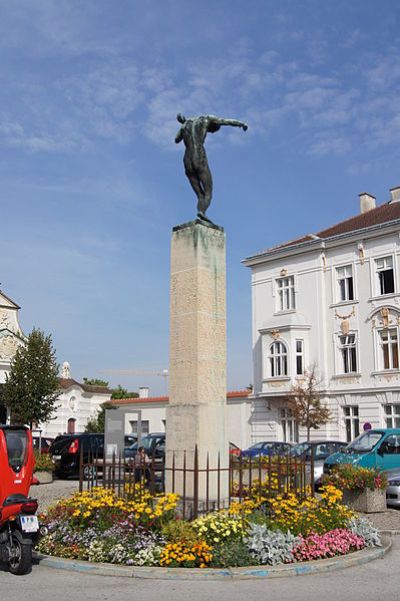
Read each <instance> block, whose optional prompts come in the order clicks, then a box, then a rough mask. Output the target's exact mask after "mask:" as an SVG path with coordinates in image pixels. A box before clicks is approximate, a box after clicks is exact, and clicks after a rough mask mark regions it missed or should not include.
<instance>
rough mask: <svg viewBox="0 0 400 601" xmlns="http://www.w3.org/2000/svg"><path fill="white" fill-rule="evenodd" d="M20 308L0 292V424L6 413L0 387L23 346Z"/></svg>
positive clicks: (5, 418)
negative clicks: (17, 351) (19, 347)
mask: <svg viewBox="0 0 400 601" xmlns="http://www.w3.org/2000/svg"><path fill="white" fill-rule="evenodd" d="M19 309H20V307H19V306H18V305H17V304H16V303H15V302H14V301H13V300H11V298H9V297H8V296H6V295H5V294H4V292H2V291H1V290H0V423H5V422H6V420H7V411H6V409H5V407H4V405H3V404H2V402H1V385H2V384H4V382H5V381H6V375H7V374H8V373H9V371H10V368H11V360H12V358H13V357H14V354H15V352H16V350H17V348H18V346H19V345H20V344H24V333H23V332H22V329H21V327H20V325H19V321H18V312H19Z"/></svg>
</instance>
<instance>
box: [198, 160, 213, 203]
mask: <svg viewBox="0 0 400 601" xmlns="http://www.w3.org/2000/svg"><path fill="white" fill-rule="evenodd" d="M200 179H201V185H202V187H203V190H204V205H203V211H202V213H205V212H206V211H207V209H208V207H209V206H210V203H211V199H212V190H213V181H212V175H211V171H210V168H209V166H208V163H207V162H206V163H205V164H204V167H203V169H202V172H201V178H200Z"/></svg>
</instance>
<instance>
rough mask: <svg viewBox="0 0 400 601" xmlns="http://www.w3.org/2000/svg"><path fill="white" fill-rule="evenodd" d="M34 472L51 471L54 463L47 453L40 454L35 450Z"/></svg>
mask: <svg viewBox="0 0 400 601" xmlns="http://www.w3.org/2000/svg"><path fill="white" fill-rule="evenodd" d="M34 454H35V472H52V471H54V463H53V462H52V460H51V458H50V456H49V455H46V454H45V453H43V454H41V453H40V452H39V451H35V452H34Z"/></svg>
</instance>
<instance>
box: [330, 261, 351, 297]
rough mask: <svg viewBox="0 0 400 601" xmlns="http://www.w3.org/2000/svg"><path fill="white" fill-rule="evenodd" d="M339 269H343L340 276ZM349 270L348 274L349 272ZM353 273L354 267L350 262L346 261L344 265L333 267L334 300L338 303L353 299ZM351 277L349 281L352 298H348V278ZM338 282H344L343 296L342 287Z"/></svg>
mask: <svg viewBox="0 0 400 601" xmlns="http://www.w3.org/2000/svg"><path fill="white" fill-rule="evenodd" d="M340 271H343V272H344V273H343V275H342V277H340ZM349 272H350V274H349ZM354 276H355V274H354V267H353V264H352V263H347V264H346V265H340V266H337V267H335V279H336V301H337V302H338V303H345V302H349V301H350V302H351V301H354V300H355V298H356V294H355V277H354ZM350 279H351V283H352V288H353V290H352V292H353V295H352V298H350V283H349V280H350ZM340 282H344V290H343V292H344V298H342V287H341V285H340Z"/></svg>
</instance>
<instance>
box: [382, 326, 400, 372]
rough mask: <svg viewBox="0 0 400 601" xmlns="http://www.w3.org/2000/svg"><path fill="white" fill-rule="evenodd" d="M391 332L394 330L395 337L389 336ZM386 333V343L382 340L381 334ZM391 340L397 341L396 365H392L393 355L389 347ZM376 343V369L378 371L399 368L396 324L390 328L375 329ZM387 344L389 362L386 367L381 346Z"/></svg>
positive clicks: (393, 362)
mask: <svg viewBox="0 0 400 601" xmlns="http://www.w3.org/2000/svg"><path fill="white" fill-rule="evenodd" d="M391 332H395V336H396V338H393V339H392V338H391ZM384 333H387V340H388V341H387V343H386V342H383V340H382V334H384ZM392 341H393V342H394V341H396V342H397V367H393V366H394V364H395V361H394V360H393V359H394V355H393V349H391V348H390V347H391V344H392ZM377 344H378V369H379V371H392V370H396V371H397V370H398V369H399V329H398V327H396V326H393V327H390V328H381V329H378V330H377ZM386 345H387V346H388V347H389V352H388V359H389V363H388V365H389V366H388V367H385V361H384V359H385V355H384V352H383V348H384V346H386Z"/></svg>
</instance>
